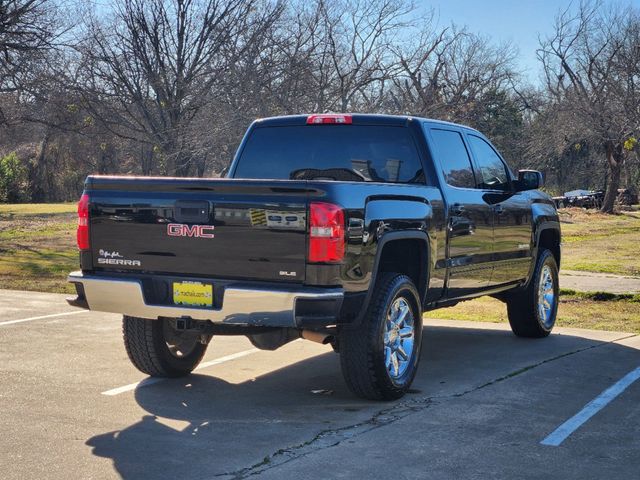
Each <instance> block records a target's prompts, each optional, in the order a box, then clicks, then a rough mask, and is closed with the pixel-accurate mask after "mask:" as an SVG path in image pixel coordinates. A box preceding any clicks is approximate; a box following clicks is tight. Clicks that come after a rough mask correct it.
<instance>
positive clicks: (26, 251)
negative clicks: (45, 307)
mask: <svg viewBox="0 0 640 480" xmlns="http://www.w3.org/2000/svg"><path fill="white" fill-rule="evenodd" d="M75 210H76V206H75V204H70V203H69V204H67V203H62V204H25V205H6V204H3V205H0V288H9V289H17V290H35V291H45V292H59V293H71V292H72V291H73V288H72V287H71V286H70V285H68V284H67V282H66V277H67V274H68V273H69V272H70V271H72V270H76V269H77V268H78V252H77V249H76V245H75V230H76V216H75V213H74V212H75Z"/></svg>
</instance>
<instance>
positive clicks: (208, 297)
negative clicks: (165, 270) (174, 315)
mask: <svg viewBox="0 0 640 480" xmlns="http://www.w3.org/2000/svg"><path fill="white" fill-rule="evenodd" d="M172 293H173V296H172V298H173V304H174V305H181V306H186V307H198V308H212V307H213V285H212V284H210V283H202V282H188V281H183V282H173V284H172Z"/></svg>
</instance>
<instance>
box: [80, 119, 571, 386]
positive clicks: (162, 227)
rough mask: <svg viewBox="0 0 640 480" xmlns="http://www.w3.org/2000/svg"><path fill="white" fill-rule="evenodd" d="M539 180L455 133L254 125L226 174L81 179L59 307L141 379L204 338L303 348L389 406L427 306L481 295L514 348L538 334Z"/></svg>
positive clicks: (541, 273) (445, 128)
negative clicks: (305, 344) (64, 300)
mask: <svg viewBox="0 0 640 480" xmlns="http://www.w3.org/2000/svg"><path fill="white" fill-rule="evenodd" d="M541 184H542V176H541V174H540V173H539V172H536V171H533V170H522V171H520V172H518V174H517V175H514V174H512V172H511V171H510V169H509V167H508V166H507V165H506V163H505V162H504V160H503V159H502V157H501V156H500V154H499V153H498V151H497V150H496V149H495V148H494V147H493V146H492V145H491V143H490V142H489V140H487V138H485V137H484V136H483V135H482V134H481V133H480V132H478V131H476V130H473V129H471V128H468V127H464V126H461V125H456V124H452V123H446V122H441V121H435V120H428V119H422V118H415V117H407V116H390V115H357V114H353V115H346V114H345V115H337V114H325V115H308V116H307V115H296V116H286V117H276V118H266V119H260V120H256V121H255V122H254V123H253V124H252V125H251V126H250V128H249V129H248V131H247V133H246V135H245V136H244V139H243V140H242V143H241V144H240V147H239V148H238V151H237V153H236V155H235V158H234V160H233V162H232V164H231V166H230V168H229V172H228V174H227V176H226V178H221V179H201V178H142V177H115V176H90V177H88V178H87V180H86V183H85V189H84V192H83V194H82V197H81V199H80V202H79V206H78V231H77V239H78V247H79V249H80V265H81V271H78V272H73V273H71V274H70V275H69V282H71V283H73V284H74V285H75V288H76V291H77V297H76V298H73V299H69V303H70V304H71V305H75V306H78V307H82V308H86V309H90V310H97V311H102V312H115V313H119V314H122V315H123V316H124V318H123V332H124V344H125V347H126V350H127V352H128V355H129V357H130V359H131V361H132V363H133V364H134V365H135V366H136V367H137V368H138V369H140V370H141V371H142V372H144V373H146V374H148V375H152V376H170V377H173V376H183V375H188V374H189V373H190V372H191V371H192V370H193V369H194V368H195V367H196V365H197V364H198V362H199V361H200V359H201V358H202V356H203V355H204V353H205V350H206V348H207V345H208V344H209V341H210V340H211V338H212V336H214V335H246V336H247V337H248V338H249V339H250V340H251V342H252V343H253V344H254V345H256V346H257V347H258V348H261V349H268V350H273V349H276V348H278V347H280V346H282V345H284V344H285V343H287V342H289V341H291V340H294V339H298V338H300V337H302V338H305V339H308V340H313V341H317V342H322V343H326V344H329V343H330V344H331V345H332V346H333V348H334V350H335V351H336V352H339V354H340V361H341V367H342V372H343V376H344V379H345V381H346V383H347V385H348V386H349V388H350V389H351V390H352V391H353V393H355V394H356V395H358V396H361V397H364V398H369V399H394V398H399V397H400V396H402V395H403V394H404V393H405V392H406V391H407V389H408V388H409V386H410V385H411V382H412V381H413V378H414V376H415V374H416V369H417V366H418V360H419V357H420V350H421V348H420V347H421V340H422V328H423V327H422V315H423V312H424V311H427V310H432V309H435V308H439V307H445V306H451V305H453V304H455V303H457V302H460V301H462V300H469V299H472V298H475V297H478V296H482V295H493V296H495V297H496V298H499V299H500V300H502V301H503V302H504V303H506V307H507V311H508V317H509V321H510V324H511V328H512V330H513V332H514V333H515V334H516V335H518V336H522V337H545V336H547V335H549V332H550V331H551V329H552V328H553V326H554V323H555V319H556V312H557V308H558V265H559V264H560V224H559V221H558V215H557V212H556V209H555V207H554V204H553V201H552V200H551V198H550V197H549V196H548V195H546V194H545V193H542V192H540V191H539V190H538V188H539V187H540V186H541Z"/></svg>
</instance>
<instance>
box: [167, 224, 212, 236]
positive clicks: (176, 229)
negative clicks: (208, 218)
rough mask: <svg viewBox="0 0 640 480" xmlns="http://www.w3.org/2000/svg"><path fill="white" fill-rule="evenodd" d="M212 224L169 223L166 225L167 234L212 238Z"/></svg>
mask: <svg viewBox="0 0 640 480" xmlns="http://www.w3.org/2000/svg"><path fill="white" fill-rule="evenodd" d="M213 229H214V227H213V225H185V224H183V223H170V224H169V225H167V235H169V236H170V237H199V238H213V237H214V235H213Z"/></svg>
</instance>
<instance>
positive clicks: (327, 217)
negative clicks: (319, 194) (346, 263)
mask: <svg viewBox="0 0 640 480" xmlns="http://www.w3.org/2000/svg"><path fill="white" fill-rule="evenodd" d="M343 258H344V210H342V208H340V207H338V206H337V205H333V204H332V203H320V202H313V203H311V205H310V206H309V262H314V263H316V262H340V261H342V259H343Z"/></svg>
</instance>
